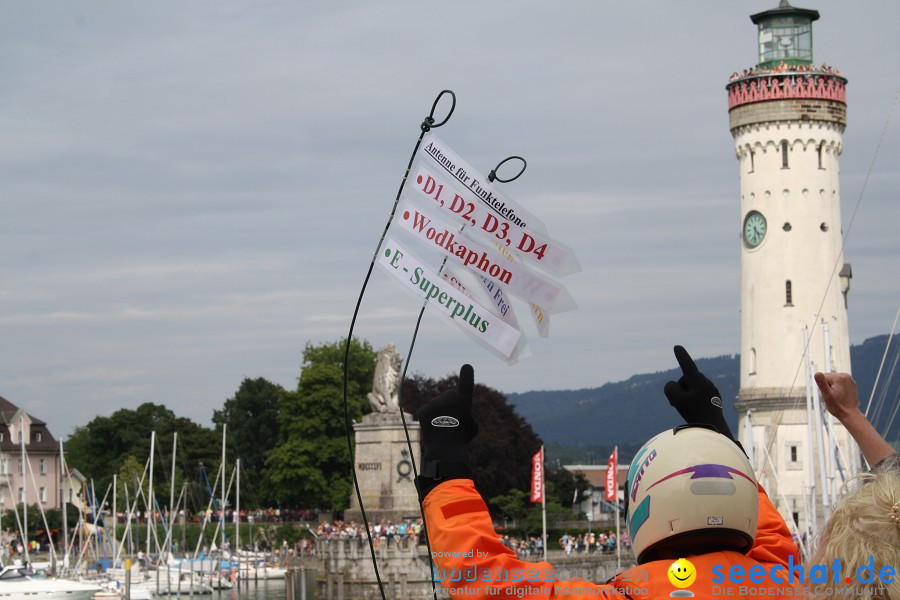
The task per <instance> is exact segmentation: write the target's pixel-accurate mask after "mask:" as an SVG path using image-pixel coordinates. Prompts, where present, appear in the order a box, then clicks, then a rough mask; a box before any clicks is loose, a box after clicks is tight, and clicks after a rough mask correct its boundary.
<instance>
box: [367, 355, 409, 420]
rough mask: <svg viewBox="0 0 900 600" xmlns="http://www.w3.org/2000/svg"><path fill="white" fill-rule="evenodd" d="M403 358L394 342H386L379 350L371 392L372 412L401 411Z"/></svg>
mask: <svg viewBox="0 0 900 600" xmlns="http://www.w3.org/2000/svg"><path fill="white" fill-rule="evenodd" d="M402 364H403V359H402V358H400V352H398V351H397V347H396V346H394V344H391V343H389V344H386V345H385V346H382V347H381V349H379V350H378V356H377V358H376V359H375V377H373V378H372V391H371V392H370V393H369V396H368V398H369V404H371V405H372V412H378V413H395V412H400V397H399V395H398V392H399V389H400V365H402Z"/></svg>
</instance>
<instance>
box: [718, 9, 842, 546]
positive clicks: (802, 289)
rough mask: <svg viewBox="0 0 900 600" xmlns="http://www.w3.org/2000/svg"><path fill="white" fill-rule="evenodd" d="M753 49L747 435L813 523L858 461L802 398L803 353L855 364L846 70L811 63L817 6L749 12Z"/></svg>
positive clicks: (741, 110)
mask: <svg viewBox="0 0 900 600" xmlns="http://www.w3.org/2000/svg"><path fill="white" fill-rule="evenodd" d="M750 18H751V20H752V21H753V23H755V24H756V25H757V27H758V42H759V46H758V48H759V62H758V64H757V65H756V66H755V67H753V68H752V69H747V70H745V71H743V72H742V73H735V74H734V75H732V78H731V81H730V82H729V83H728V85H727V87H726V89H727V91H728V116H729V125H730V128H731V134H732V136H733V137H734V142H735V151H736V155H737V159H738V162H739V168H740V194H741V196H740V197H741V213H740V219H741V220H740V245H741V365H740V392H739V397H738V402H737V404H736V406H735V408H736V409H737V412H738V414H739V416H740V424H739V433H738V435H739V437H740V439H741V440H743V441H744V444H745V447H748V448H750V449H751V451H750V454H751V460H752V461H753V463H754V469H755V470H756V473H757V476H758V477H759V478H760V480H761V481H762V482H763V484H764V486H765V487H766V489H767V490H768V492H769V496H770V497H771V498H772V501H773V502H775V505H776V506H777V507H778V509H779V510H780V511H781V513H782V515H783V516H784V517H785V519H786V520H788V521H790V520H791V519H793V521H794V522H795V523H796V524H797V525H798V529H799V531H800V532H803V531H810V530H814V529H815V528H816V523H815V521H821V519H822V518H824V516H825V514H826V513H827V512H828V511H829V510H830V506H831V501H832V500H833V497H834V494H835V493H836V490H837V489H838V488H839V487H840V483H841V481H842V478H843V477H846V476H847V475H848V473H849V472H851V471H853V470H854V467H853V466H852V465H851V464H850V463H851V462H853V461H854V460H855V457H854V456H853V455H854V453H853V451H852V450H851V447H850V444H849V436H848V435H847V433H846V430H844V429H843V428H842V427H841V426H840V425H839V424H838V423H836V422H834V421H833V419H830V418H829V416H828V415H827V413H826V412H823V411H822V407H820V406H819V405H818V402H817V398H816V397H813V396H810V397H808V395H807V394H808V390H807V382H808V380H809V373H808V371H809V368H808V364H809V363H812V364H814V368H815V369H816V370H819V371H824V370H835V371H850V346H849V339H848V330H847V293H848V291H849V289H850V276H851V271H850V265H848V264H845V263H844V262H843V255H842V236H841V210H840V186H839V163H838V158H839V157H840V154H841V149H842V136H843V132H844V128H845V126H846V124H847V99H846V85H847V80H846V79H845V78H844V77H843V76H842V75H841V74H840V72H838V71H837V70H835V69H833V68H831V67H827V66H824V65H823V66H821V67H817V66H815V65H814V63H813V31H812V24H813V22H814V21H816V20H817V19H818V18H819V13H818V12H817V11H815V10H808V9H803V8H795V7H793V6H791V5H790V4H788V2H787V0H782V1H781V4H780V5H779V6H778V7H777V8H774V9H772V10H767V11H765V12H761V13H758V14H755V15H752V16H751V17H750Z"/></svg>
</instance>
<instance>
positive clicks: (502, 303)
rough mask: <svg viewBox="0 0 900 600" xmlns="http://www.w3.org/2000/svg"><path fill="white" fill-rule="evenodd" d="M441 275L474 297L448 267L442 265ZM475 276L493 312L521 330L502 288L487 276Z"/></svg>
mask: <svg viewBox="0 0 900 600" xmlns="http://www.w3.org/2000/svg"><path fill="white" fill-rule="evenodd" d="M441 277H443V278H444V279H446V280H447V281H449V282H450V283H452V284H453V285H455V286H456V287H457V289H459V290H460V291H461V292H462V293H464V294H466V295H467V296H469V297H470V298H473V297H474V296H472V294H471V293H469V290H468V289H466V286H465V284H463V283H462V281H461V277H460V276H459V275H457V274H456V273H455V272H453V270H452V269H450V268H449V267H446V266H445V267H444V270H443V271H441ZM475 278H476V279H478V283H479V284H481V287H482V289H483V290H484V291H485V292H486V293H487V295H488V297H489V298H490V303H491V304H493V306H494V314H497V315H499V316H500V318H501V319H503V321H504V322H506V323H508V324H509V325H511V326H512V327H515V328H516V329H519V330H520V331H521V328H520V327H519V320H518V319H517V318H516V312H515V311H514V310H513V307H512V304H510V302H509V300H508V299H507V298H506V294H504V293H503V289H502V288H501V287H500V286H499V285H497V284H496V283H494V282H493V281H491V280H490V279H488V278H487V277H478V276H477V275H476V276H475Z"/></svg>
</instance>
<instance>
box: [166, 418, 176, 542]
mask: <svg viewBox="0 0 900 600" xmlns="http://www.w3.org/2000/svg"><path fill="white" fill-rule="evenodd" d="M177 444H178V432H177V431H176V432H175V433H174V434H173V435H172V483H170V484H169V534H170V535H172V531H173V528H174V527H175V450H176V449H177ZM174 539H175V536H174V535H172V540H174ZM171 545H172V544H171V541H170V542H169V547H171ZM168 550H169V548H166V551H168Z"/></svg>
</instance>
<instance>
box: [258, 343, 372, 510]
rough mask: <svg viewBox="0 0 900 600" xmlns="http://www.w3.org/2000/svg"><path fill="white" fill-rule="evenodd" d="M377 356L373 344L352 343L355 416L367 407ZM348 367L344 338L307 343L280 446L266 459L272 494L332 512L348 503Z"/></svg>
mask: <svg viewBox="0 0 900 600" xmlns="http://www.w3.org/2000/svg"><path fill="white" fill-rule="evenodd" d="M375 356H376V354H375V351H374V350H373V349H372V347H371V345H370V344H369V343H368V342H365V341H364V342H360V341H358V340H356V339H354V340H352V341H351V343H350V354H349V359H348V363H347V371H348V378H347V379H348V383H347V405H348V409H349V413H350V418H351V419H352V420H359V419H360V418H361V417H362V415H363V412H364V411H366V409H367V408H368V402H367V401H366V394H367V393H368V392H369V391H370V390H371V387H372V376H373V375H374V372H375ZM343 366H344V342H343V341H339V342H334V343H330V344H329V343H325V344H320V345H312V344H307V345H306V348H305V349H304V351H303V364H302V367H301V369H302V370H301V372H300V379H299V382H298V385H297V391H296V392H289V393H285V394H283V395H282V397H281V400H280V409H279V427H278V445H277V446H276V447H275V448H274V449H273V450H272V451H271V452H270V453H269V455H268V457H267V459H266V466H267V468H268V477H269V481H270V482H271V484H272V493H273V495H274V497H275V499H276V500H277V501H278V502H280V503H283V504H289V505H300V506H305V507H319V508H329V509H331V510H341V509H343V508H346V507H347V506H348V505H349V499H350V490H351V486H352V479H351V474H350V469H351V460H352V458H351V457H350V456H349V455H348V453H347V438H346V436H347V431H346V427H345V419H344V406H343ZM350 435H351V436H352V431H351V432H350Z"/></svg>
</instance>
